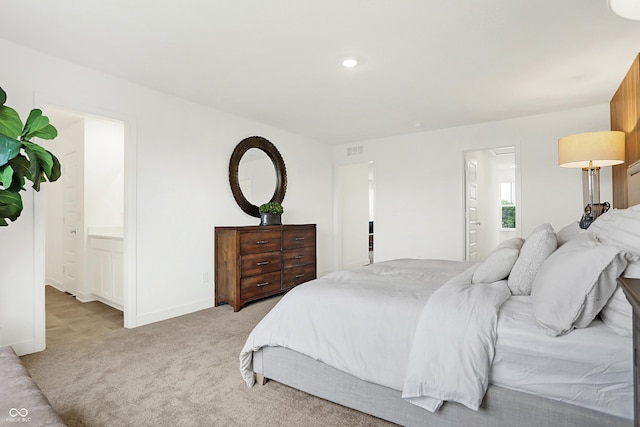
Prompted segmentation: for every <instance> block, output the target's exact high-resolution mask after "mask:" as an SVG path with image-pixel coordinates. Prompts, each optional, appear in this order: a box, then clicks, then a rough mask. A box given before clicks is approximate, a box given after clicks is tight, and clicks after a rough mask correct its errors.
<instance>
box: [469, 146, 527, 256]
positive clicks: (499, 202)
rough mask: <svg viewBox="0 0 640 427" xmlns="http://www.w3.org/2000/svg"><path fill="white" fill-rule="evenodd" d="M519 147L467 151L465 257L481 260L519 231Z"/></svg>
mask: <svg viewBox="0 0 640 427" xmlns="http://www.w3.org/2000/svg"><path fill="white" fill-rule="evenodd" d="M516 172H517V170H516V148H515V147H514V146H507V147H497V148H491V149H484V150H473V151H467V152H465V153H464V183H465V189H464V195H465V196H464V197H465V202H464V206H465V259H466V260H467V261H479V260H482V259H484V258H486V256H487V255H488V254H489V253H490V252H491V251H492V250H493V249H494V248H495V247H496V246H497V245H498V244H499V243H501V242H503V241H505V240H507V239H509V238H511V237H515V236H517V235H518V226H519V224H518V221H517V218H518V217H519V212H518V209H517V206H518V205H517V200H518V198H517V193H518V191H517V189H518V185H517V173H516Z"/></svg>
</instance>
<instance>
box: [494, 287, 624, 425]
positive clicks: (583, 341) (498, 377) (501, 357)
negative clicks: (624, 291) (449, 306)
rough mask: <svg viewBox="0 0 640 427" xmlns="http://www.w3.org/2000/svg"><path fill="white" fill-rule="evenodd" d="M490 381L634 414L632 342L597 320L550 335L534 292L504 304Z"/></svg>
mask: <svg viewBox="0 0 640 427" xmlns="http://www.w3.org/2000/svg"><path fill="white" fill-rule="evenodd" d="M497 334H498V339H497V342H496V348H495V358H494V361H493V367H492V370H491V375H490V382H491V383H492V384H495V385H497V386H500V387H504V388H507V389H511V390H516V391H522V392H526V393H532V394H535V395H538V396H543V397H547V398H552V399H556V400H560V401H563V402H568V403H572V404H575V405H579V406H584V407H587V408H591V409H595V410H597V411H601V412H605V413H607V414H611V415H615V416H619V417H623V418H627V419H633V361H632V356H633V354H632V353H633V345H632V342H631V338H628V337H623V336H620V335H617V334H616V333H614V332H613V331H612V330H611V329H610V328H609V327H608V326H606V325H605V324H604V323H602V321H600V320H599V319H596V320H595V321H594V322H593V323H592V324H591V325H590V326H589V327H587V328H584V329H574V330H573V331H572V332H571V333H569V334H567V335H563V336H559V337H551V336H548V335H546V334H545V333H544V332H543V331H542V329H540V328H539V327H538V325H537V323H536V320H535V318H534V316H533V307H532V305H531V297H529V296H512V297H511V298H510V299H509V300H507V301H506V302H505V303H504V304H503V305H502V307H501V309H500V313H499V318H498V330H497Z"/></svg>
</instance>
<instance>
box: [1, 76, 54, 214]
mask: <svg viewBox="0 0 640 427" xmlns="http://www.w3.org/2000/svg"><path fill="white" fill-rule="evenodd" d="M6 101H7V93H6V92H5V91H4V90H3V89H2V87H0V226H7V225H8V223H7V220H10V221H15V220H16V219H18V217H19V216H20V214H21V213H22V196H21V195H20V192H21V191H24V190H25V187H24V186H25V182H26V181H27V180H28V181H31V183H32V185H31V187H32V188H33V189H34V190H35V191H40V183H41V182H44V181H50V182H53V181H56V180H57V179H58V178H60V175H61V171H60V162H59V161H58V159H57V158H56V156H54V155H53V154H52V153H51V152H49V151H47V150H45V149H44V148H43V147H41V146H40V145H38V144H37V143H35V142H33V141H32V139H33V138H40V139H46V140H51V139H54V138H55V137H56V136H58V131H57V129H56V128H55V127H54V126H53V125H52V124H50V123H49V119H48V118H47V117H46V116H44V115H42V111H41V110H39V109H37V108H34V109H33V110H31V112H30V113H29V117H27V121H26V122H25V123H24V125H23V124H22V120H21V119H20V116H19V115H18V113H17V112H16V110H14V109H13V108H11V107H9V106H7V105H5V103H6Z"/></svg>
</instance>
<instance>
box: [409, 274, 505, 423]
mask: <svg viewBox="0 0 640 427" xmlns="http://www.w3.org/2000/svg"><path fill="white" fill-rule="evenodd" d="M471 276H472V273H471V272H470V271H469V270H467V271H466V272H464V273H462V274H460V275H458V276H456V277H454V278H453V279H451V280H449V281H448V282H447V283H445V284H444V285H443V286H442V287H441V288H440V289H438V290H437V291H436V292H434V294H433V295H432V296H431V298H430V299H429V301H427V304H426V305H425V307H424V310H423V311H422V315H421V316H420V319H419V321H418V326H417V328H416V335H415V337H414V339H413V343H412V346H411V354H410V356H409V365H408V369H407V373H406V378H405V382H404V387H403V389H402V397H403V398H404V399H406V400H408V401H409V402H411V403H413V404H414V405H418V406H420V407H422V408H424V409H426V410H428V411H431V412H435V411H437V410H438V409H439V408H440V406H441V405H442V403H443V401H445V400H446V401H452V402H458V403H461V404H463V405H465V406H466V407H468V408H470V409H473V410H475V411H477V410H478V408H479V407H480V404H481V403H482V399H483V398H484V395H485V393H486V391H487V387H488V386H489V372H490V370H491V363H492V362H493V356H494V351H495V350H494V349H495V343H496V329H497V327H496V326H497V323H498V310H499V309H500V306H501V305H502V304H503V303H504V302H505V301H506V300H507V299H508V298H509V297H510V296H511V291H510V290H509V287H508V285H507V281H506V280H500V281H497V282H495V283H477V284H472V283H471Z"/></svg>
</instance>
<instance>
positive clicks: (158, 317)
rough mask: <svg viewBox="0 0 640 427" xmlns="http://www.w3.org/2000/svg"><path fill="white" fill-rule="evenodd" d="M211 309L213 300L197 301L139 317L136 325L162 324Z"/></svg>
mask: <svg viewBox="0 0 640 427" xmlns="http://www.w3.org/2000/svg"><path fill="white" fill-rule="evenodd" d="M211 307H213V299H209V298H208V299H206V300H201V301H196V302H193V303H191V304H185V305H181V306H177V307H172V308H169V309H167V310H161V311H156V312H153V313H147V314H142V315H138V317H137V322H136V325H137V326H143V325H148V324H150V323H155V322H160V321H162V320H167V319H171V318H172V317H178V316H184V315H185V314H189V313H193V312H196V311H200V310H204V309H206V308H211Z"/></svg>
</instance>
